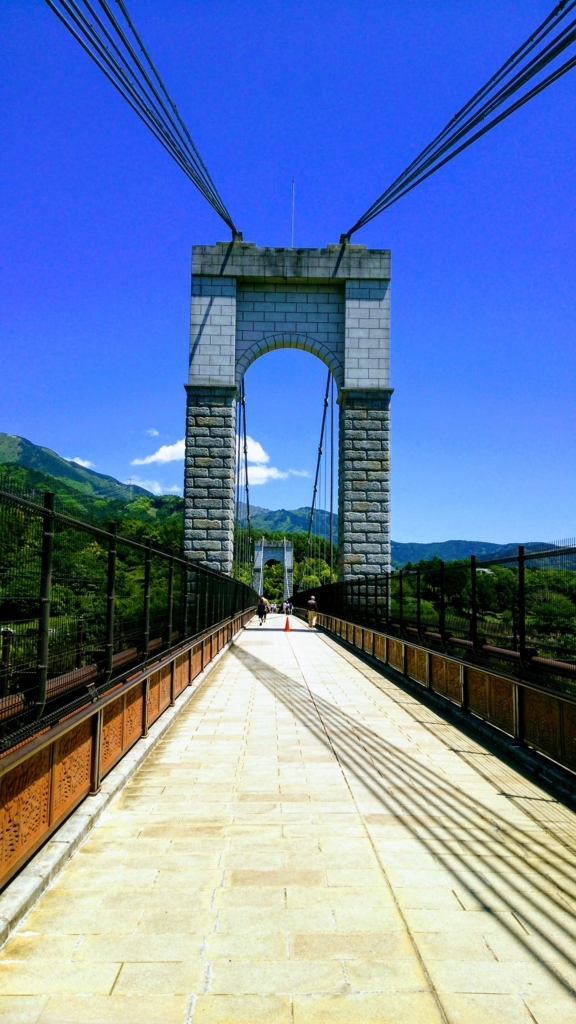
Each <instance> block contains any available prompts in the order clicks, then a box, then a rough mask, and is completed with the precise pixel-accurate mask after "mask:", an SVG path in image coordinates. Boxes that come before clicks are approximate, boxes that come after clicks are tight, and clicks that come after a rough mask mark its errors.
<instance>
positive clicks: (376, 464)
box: [338, 388, 392, 579]
mask: <svg viewBox="0 0 576 1024" xmlns="http://www.w3.org/2000/svg"><path fill="white" fill-rule="evenodd" d="M391 394H392V392H391V391H390V389H382V390H376V389H371V390H365V391H362V390H352V389H349V388H345V389H344V388H343V389H342V390H341V392H340V397H339V402H340V451H339V466H338V575H339V576H340V578H342V579H350V578H351V577H354V576H356V575H364V574H366V573H369V574H372V573H382V572H384V571H386V569H387V568H388V567H389V565H390V397H391Z"/></svg>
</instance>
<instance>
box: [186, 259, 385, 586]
mask: <svg viewBox="0 0 576 1024" xmlns="http://www.w3.org/2000/svg"><path fill="white" fill-rule="evenodd" d="M389 325H390V252H389V250H387V249H366V247H365V246H362V245H329V246H328V247H327V248H325V249H279V248H259V247H257V246H256V245H253V244H252V243H249V242H239V241H234V242H230V243H224V242H218V243H217V244H216V245H214V246H202V245H197V246H194V248H193V260H192V316H191V341H190V377H189V383H188V385H187V393H188V409H187V420H186V470H185V491H184V496H185V529H184V545H185V550H186V551H187V553H188V554H189V555H190V557H191V558H192V559H194V560H195V561H197V562H199V563H200V564H201V565H206V566H209V567H211V568H214V569H217V570H219V571H222V572H228V573H229V572H230V571H231V568H232V552H233V512H234V494H233V490H234V459H235V449H236V446H235V435H234V432H235V402H236V395H237V388H238V385H239V384H240V382H241V380H242V377H243V376H244V373H245V372H246V370H247V369H248V367H249V366H250V365H251V363H252V362H254V360H255V359H257V358H259V356H262V355H265V354H266V353H267V352H271V351H273V350H274V349H278V348H299V349H303V350H305V351H307V352H310V353H312V354H313V355H316V356H318V358H319V359H321V360H322V361H323V362H324V363H325V364H326V365H327V366H328V367H329V369H330V371H331V372H332V374H333V376H334V380H335V382H336V386H337V389H338V401H339V404H340V440H339V445H340V450H339V489H338V547H339V575H340V577H341V578H344V579H346V578H350V577H353V576H355V575H363V574H365V573H383V572H385V571H386V570H387V569H388V568H389V566H390V482H389V474H390V441H389V406H390V396H391V394H392V392H391V390H390V387H389V343H390V337H389V335H390V330H389Z"/></svg>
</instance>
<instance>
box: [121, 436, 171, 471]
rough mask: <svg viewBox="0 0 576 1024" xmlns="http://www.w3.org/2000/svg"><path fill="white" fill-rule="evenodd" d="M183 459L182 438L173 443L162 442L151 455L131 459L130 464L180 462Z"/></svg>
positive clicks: (146, 464) (145, 464) (143, 464)
mask: <svg viewBox="0 0 576 1024" xmlns="http://www.w3.org/2000/svg"><path fill="white" fill-rule="evenodd" d="M183 459H184V438H182V440H181V441H176V443H175V444H163V445H162V446H161V447H160V448H159V449H158V451H157V452H154V454H153V455H146V456H145V457H144V458H143V459H132V462H131V463H130V465H131V466H149V465H150V464H151V463H152V462H181V461H182V460H183Z"/></svg>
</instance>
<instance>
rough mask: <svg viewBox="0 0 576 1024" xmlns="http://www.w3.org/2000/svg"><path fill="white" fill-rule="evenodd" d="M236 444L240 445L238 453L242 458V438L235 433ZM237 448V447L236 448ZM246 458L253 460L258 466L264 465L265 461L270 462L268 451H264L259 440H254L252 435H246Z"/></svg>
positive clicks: (249, 460)
mask: <svg viewBox="0 0 576 1024" xmlns="http://www.w3.org/2000/svg"><path fill="white" fill-rule="evenodd" d="M236 445H237V446H238V445H240V449H239V450H240V455H241V458H242V459H243V458H244V439H243V438H239V437H238V435H236ZM237 450H238V449H237ZM246 458H247V460H248V462H255V463H256V465H258V466H264V465H265V464H266V463H267V462H270V456H269V455H268V452H265V451H264V449H263V447H262V445H261V444H260V442H259V441H255V440H254V438H253V437H250V436H247V437H246Z"/></svg>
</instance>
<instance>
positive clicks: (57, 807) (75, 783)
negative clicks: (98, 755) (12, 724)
mask: <svg viewBox="0 0 576 1024" xmlns="http://www.w3.org/2000/svg"><path fill="white" fill-rule="evenodd" d="M91 752H92V723H91V721H90V719H86V721H84V722H80V724H79V725H77V726H76V727H75V728H74V729H71V730H70V732H67V733H64V736H61V737H60V739H57V740H56V741H55V743H54V752H53V756H52V811H51V814H50V822H51V823H52V822H54V821H56V820H57V819H58V818H60V817H61V816H62V815H63V814H65V813H66V811H67V810H68V809H69V808H70V807H71V806H72V805H73V804H75V803H77V802H78V800H79V799H81V797H83V796H85V795H86V793H88V791H89V789H90V755H91Z"/></svg>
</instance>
